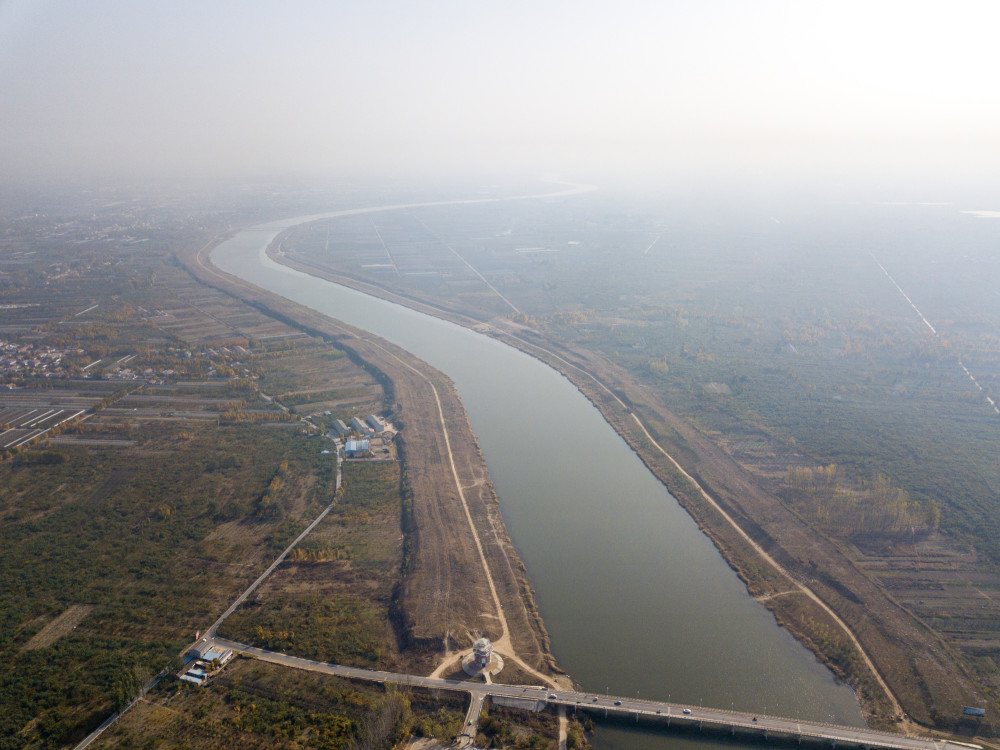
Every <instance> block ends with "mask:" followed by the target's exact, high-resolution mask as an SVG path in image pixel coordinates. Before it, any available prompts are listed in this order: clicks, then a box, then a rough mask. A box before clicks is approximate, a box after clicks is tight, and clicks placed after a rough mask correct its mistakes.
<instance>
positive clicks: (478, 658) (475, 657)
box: [472, 638, 493, 669]
mask: <svg viewBox="0 0 1000 750" xmlns="http://www.w3.org/2000/svg"><path fill="white" fill-rule="evenodd" d="M492 660H493V644H492V643H490V639H489V638H480V639H479V640H478V641H476V642H475V643H473V644H472V661H473V663H474V664H475V665H476V668H477V669H485V668H486V667H488V666H489V665H490V662H491V661H492Z"/></svg>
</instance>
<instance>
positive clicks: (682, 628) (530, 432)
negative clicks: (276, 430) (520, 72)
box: [212, 207, 864, 750]
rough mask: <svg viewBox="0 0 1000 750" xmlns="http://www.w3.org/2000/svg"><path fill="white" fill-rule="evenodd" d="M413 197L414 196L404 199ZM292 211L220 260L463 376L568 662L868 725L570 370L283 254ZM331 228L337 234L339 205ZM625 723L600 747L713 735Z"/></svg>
mask: <svg viewBox="0 0 1000 750" xmlns="http://www.w3.org/2000/svg"><path fill="white" fill-rule="evenodd" d="M407 210H418V209H416V208H412V207H410V208H408V209H407ZM317 218H320V217H317V216H312V217H302V218H299V219H289V220H284V221H280V222H272V223H271V224H267V225H262V226H259V227H255V228H252V229H248V230H246V231H243V232H241V233H239V234H238V235H236V236H235V237H233V238H232V239H230V240H228V241H226V242H224V243H222V244H221V245H220V246H219V247H218V248H216V249H215V250H214V252H213V253H212V261H213V263H215V264H216V265H217V266H218V267H219V268H221V269H223V270H225V271H227V272H229V273H232V274H234V275H236V276H238V277H240V278H242V279H244V280H246V281H249V282H252V283H254V284H256V285H258V286H260V287H263V288H265V289H268V290H270V291H272V292H274V293H276V294H279V295H282V296H284V297H287V298H289V299H292V300H295V301H296V302H299V303H301V304H304V305H307V306H309V307H311V308H313V309H315V310H317V311H319V312H321V313H324V314H326V315H329V316H331V317H334V318H337V319H339V320H342V321H344V322H346V323H349V324H350V325H353V326H356V327H358V328H362V329H364V330H367V331H371V332H372V333H375V334H377V335H379V336H382V337H383V338H385V339H388V340H389V341H392V342H393V343H396V344H398V345H400V346H402V347H404V348H405V349H407V350H408V351H410V352H413V353H414V354H415V355H417V356H418V357H420V358H422V359H424V360H425V361H427V362H429V363H430V364H432V365H433V366H435V367H437V368H438V369H440V370H442V371H443V372H445V373H447V374H448V375H449V376H450V377H451V378H452V379H453V381H454V382H455V386H456V387H457V389H458V392H459V395H460V396H461V398H462V402H463V403H464V404H465V407H466V409H467V410H468V413H469V419H470V421H471V423H472V428H473V430H474V431H475V433H476V435H477V436H478V438H479V442H480V445H481V446H482V449H483V453H484V455H485V457H486V461H487V464H488V466H489V470H490V474H491V477H492V479H493V482H494V484H495V486H496V489H497V492H498V494H499V496H500V502H501V508H502V510H503V515H504V518H505V520H506V523H507V526H508V528H509V530H510V534H511V537H512V539H513V541H514V544H515V546H516V547H517V549H518V552H519V553H520V555H521V557H522V559H523V560H524V562H525V565H526V566H527V568H528V571H529V575H530V579H531V582H532V585H533V586H534V588H535V592H536V598H537V602H538V605H539V608H540V610H541V613H542V617H543V618H544V621H545V625H546V627H547V628H548V630H549V634H550V635H551V638H552V649H553V652H554V654H555V657H556V659H557V660H558V662H559V664H560V665H561V666H562V667H563V668H564V669H566V670H567V671H568V672H569V673H570V674H571V675H572V676H573V677H574V678H575V679H576V680H577V681H578V682H579V683H580V684H581V685H582V686H583V687H584V689H586V690H590V691H600V692H603V691H605V690H607V691H610V692H611V693H613V694H614V693H617V694H620V695H630V696H631V695H639V696H640V697H643V698H646V697H649V698H661V699H664V700H667V699H669V700H673V701H681V702H686V703H690V704H695V705H697V704H699V703H701V702H703V703H704V705H712V706H718V707H721V708H730V707H735V708H736V709H738V710H740V709H742V710H745V711H750V712H759V713H770V714H776V715H784V716H793V717H801V718H808V719H814V720H820V721H829V722H833V723H838V724H850V725H855V726H863V725H864V722H863V719H862V717H861V713H860V710H859V708H858V705H857V701H856V700H855V697H854V694H853V692H852V691H851V690H850V689H849V688H848V687H846V686H844V685H839V684H837V683H836V682H835V680H834V679H833V677H832V675H831V674H830V672H829V671H828V670H827V669H826V668H825V667H823V666H822V665H821V664H819V663H818V662H817V661H816V659H815V658H814V657H813V656H812V654H810V653H809V652H808V651H806V649H805V648H803V647H802V646H801V645H799V644H798V642H797V641H795V640H794V639H793V638H792V637H791V636H790V635H789V634H788V633H787V632H786V631H784V630H782V629H781V628H780V627H778V625H777V623H776V622H775V620H774V618H773V617H772V615H771V614H770V613H769V612H768V611H767V610H766V609H765V608H764V607H763V606H762V605H760V604H758V603H757V602H755V601H754V600H753V599H751V598H750V596H749V595H748V594H747V592H746V589H745V588H744V586H743V584H742V583H741V582H740V580H739V579H738V578H737V577H736V575H735V574H734V573H733V571H732V570H731V569H730V568H729V567H728V565H727V564H726V563H725V561H724V560H723V559H722V557H721V555H720V554H719V553H718V551H717V550H716V549H715V547H714V546H713V545H712V543H711V542H710V541H709V539H708V538H707V537H705V536H704V535H703V534H702V533H701V531H700V530H699V529H698V527H697V526H696V525H695V524H694V522H693V521H692V520H691V518H690V517H689V516H688V515H687V513H685V511H684V510H683V509H681V507H680V506H679V505H678V504H677V502H676V500H674V498H673V497H672V496H671V495H670V494H669V493H668V492H667V491H666V489H665V488H664V487H663V485H662V484H661V483H660V482H659V481H658V480H657V479H656V478H655V477H654V476H653V475H652V474H651V473H650V472H649V470H648V469H646V467H645V466H644V465H643V464H642V463H641V462H640V461H639V459H638V458H637V457H636V455H635V454H634V453H633V452H632V451H631V450H630V449H629V447H628V446H627V445H626V443H625V442H624V440H622V439H621V437H619V435H618V434H617V433H615V432H614V430H612V429H611V427H610V425H608V424H607V422H605V421H604V419H603V418H602V417H601V415H600V413H599V412H598V411H597V409H595V408H594V406H593V405H592V404H591V403H590V402H589V401H587V400H586V399H585V398H584V397H583V396H582V395H581V394H580V392H579V391H577V389H576V388H575V387H574V386H573V385H572V384H571V383H570V382H569V381H568V380H566V379H565V378H564V377H563V376H562V375H560V374H559V373H557V372H556V371H554V370H552V369H551V368H550V367H548V366H547V365H544V364H542V363H541V362H539V361H537V360H535V359H533V358H531V357H529V356H527V355H525V354H523V353H521V352H520V351H517V350H516V349H513V348H511V347H509V346H506V345H504V344H501V343H499V342H497V341H495V340H493V339H490V338H488V337H486V336H483V335H480V334H477V333H475V332H473V331H470V330H468V329H465V328H462V327H461V326H457V325H454V324H451V323H448V322H445V321H442V320H439V319H437V318H434V317H431V316H428V315H424V314H422V313H418V312H415V311H413V310H410V309H408V308H405V307H402V306H399V305H396V304H393V303H390V302H386V301H384V300H381V299H378V298H375V297H372V296H369V295H365V294H363V293H360V292H357V291H355V290H352V289H349V288H347V287H343V286H340V285H337V284H334V283H331V282H328V281H325V280H322V279H317V278H314V277H312V276H308V275H306V274H302V273H299V272H297V271H294V270H291V269H288V268H285V267H284V266H281V265H279V264H276V263H274V262H273V261H271V260H270V259H269V258H267V257H266V255H265V254H264V250H265V248H266V247H267V245H268V244H269V242H270V241H271V240H272V239H273V238H274V237H275V236H276V235H277V234H278V232H280V231H281V230H283V229H285V228H288V227H290V226H294V225H296V224H299V223H303V222H304V221H307V220H315V219H317ZM324 220H325V221H331V222H333V224H332V225H331V226H332V230H333V236H336V219H335V218H333V219H324ZM708 744H710V743H709V742H708V741H704V740H700V739H697V740H696V739H688V738H683V737H677V736H662V735H654V734H649V733H642V732H632V731H628V730H626V729H621V728H615V729H605V728H602V729H600V730H599V732H598V734H597V736H596V737H595V739H594V746H595V747H596V748H599V749H601V750H611V749H612V748H614V749H616V750H617V749H618V748H621V749H623V750H624V749H625V748H640V749H641V748H667V747H669V748H680V747H687V746H691V747H694V746H699V747H705V746H707V745H708Z"/></svg>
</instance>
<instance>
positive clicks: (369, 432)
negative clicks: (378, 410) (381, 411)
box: [333, 414, 387, 438]
mask: <svg viewBox="0 0 1000 750" xmlns="http://www.w3.org/2000/svg"><path fill="white" fill-rule="evenodd" d="M386 429H387V428H386V424H385V422H383V421H382V420H381V419H380V418H379V417H376V416H375V415H374V414H369V415H368V416H367V417H365V421H364V422H362V421H361V420H360V419H358V418H357V417H351V423H350V426H348V425H346V424H344V420H342V419H338V420H336V421H334V423H333V431H334V432H336V433H337V437H339V438H344V437H347V436H349V435H352V434H355V435H358V436H360V437H362V438H372V437H374V436H375V435H381V434H382V433H383V432H385V431H386Z"/></svg>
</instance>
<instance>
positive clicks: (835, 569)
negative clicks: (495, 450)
mask: <svg viewBox="0 0 1000 750" xmlns="http://www.w3.org/2000/svg"><path fill="white" fill-rule="evenodd" d="M271 255H272V258H274V259H275V260H278V261H279V262H282V263H284V264H285V265H288V266H291V267H293V268H297V269H298V270H301V271H304V272H306V273H310V274H312V275H316V276H320V277H323V278H326V279H328V280H331V281H335V282H337V283H341V284H345V285H347V286H350V287H353V288H355V289H358V290H359V291H363V292H365V293H368V294H374V295H375V296H379V297H382V298H384V299H388V300H390V301H393V302H396V303H399V304H403V305H406V306H408V307H411V308H414V309H417V310H419V311H421V312H425V313H430V314H433V315H435V316H437V317H439V318H445V319H447V320H450V321H452V322H455V323H458V324H460V325H464V326H466V327H468V328H474V329H476V330H479V331H480V332H484V333H487V334H489V335H492V336H493V337H495V338H498V339H500V340H502V341H504V342H505V343H508V344H510V345H512V346H514V347H515V348H517V349H520V350H521V351H524V352H526V353H528V354H531V355H532V356H534V357H536V358H538V359H540V360H542V361H544V362H546V363H547V364H549V365H551V366H552V367H554V368H555V369H557V370H558V371H560V372H561V373H563V374H564V375H565V376H566V377H567V378H568V379H570V380H571V381H572V382H573V383H574V384H575V385H576V386H577V387H578V388H579V389H580V390H581V392H583V393H584V394H585V395H586V396H587V397H588V399H590V401H591V402H592V403H594V404H595V405H596V406H597V407H598V409H599V410H600V411H601V413H602V415H603V416H604V418H605V419H606V420H607V421H608V422H609V423H610V424H611V425H612V426H613V427H614V428H615V430H616V431H617V432H618V433H619V434H620V435H621V436H622V437H623V438H624V439H625V440H626V441H627V442H628V443H629V445H630V446H631V447H632V448H633V450H635V451H636V453H637V454H638V455H639V456H640V457H641V458H642V460H643V461H644V462H645V463H646V465H647V466H648V467H649V468H650V469H651V470H652V471H653V473H654V474H655V475H656V476H657V477H658V478H659V479H660V481H662V482H663V483H664V484H665V485H666V486H667V487H668V488H669V489H670V490H671V492H672V493H673V494H674V495H675V497H676V498H677V499H678V501H679V502H680V503H681V504H682V505H683V506H684V507H685V509H686V510H687V511H688V512H689V513H690V514H691V516H692V517H693V518H695V519H696V520H697V522H698V523H699V525H700V526H701V527H702V529H703V530H704V531H705V533H706V534H707V535H708V536H709V537H710V538H711V539H712V540H713V541H714V543H715V544H716V546H717V547H718V548H719V549H720V551H721V552H722V553H723V555H724V556H725V558H726V560H727V562H728V563H729V564H730V566H732V567H733V568H734V569H735V570H736V571H737V572H738V574H739V575H740V577H741V578H742V579H743V581H744V583H745V584H746V585H747V587H748V589H749V591H750V593H751V594H752V595H754V596H756V597H758V598H759V600H760V601H761V602H762V603H763V604H764V605H765V606H766V607H768V608H769V609H770V610H771V611H772V612H773V613H774V614H775V616H776V618H777V619H778V621H779V622H780V623H781V624H782V625H783V626H784V627H785V628H786V629H787V630H788V631H789V632H791V633H792V634H793V635H795V636H796V637H797V638H798V639H799V640H800V641H801V642H802V643H804V644H806V645H807V646H808V647H809V648H810V649H811V650H813V651H814V653H816V654H817V655H818V656H819V657H820V658H821V659H822V660H823V661H824V662H825V663H827V664H828V665H829V666H830V667H831V668H832V669H833V670H834V671H835V673H837V674H838V675H839V676H840V677H841V678H842V679H845V680H846V681H848V682H849V683H850V684H851V685H852V686H854V688H855V690H856V691H857V694H858V697H859V699H860V700H861V702H862V705H863V706H864V709H865V714H866V716H867V718H868V721H869V723H870V724H872V725H875V726H883V727H892V726H895V717H896V715H897V714H898V713H899V712H900V711H899V708H898V707H897V706H898V704H897V703H896V702H895V701H894V700H893V697H892V696H893V694H895V695H896V696H897V697H898V703H899V704H902V705H903V707H904V710H905V711H906V712H907V713H909V714H910V715H911V716H914V717H915V718H917V719H919V720H920V721H921V723H924V724H931V723H933V722H934V720H935V717H936V716H938V717H940V716H943V715H944V714H943V708H942V707H944V706H947V705H948V704H954V703H955V702H956V701H960V699H961V695H963V694H968V691H969V687H970V683H969V681H968V679H967V678H965V677H964V675H962V674H961V670H960V669H959V668H958V667H957V666H956V665H955V664H954V663H953V662H952V661H950V660H949V659H948V654H947V650H946V649H944V648H943V646H942V644H940V642H939V639H936V638H935V636H934V634H933V633H930V632H929V631H927V630H926V629H925V628H922V626H921V624H920V623H919V622H915V621H914V620H913V618H912V617H910V616H909V615H908V613H906V612H905V611H902V610H901V609H900V608H899V607H898V605H895V603H894V602H893V601H892V600H891V599H890V598H889V597H887V596H886V595H885V593H884V592H882V591H881V590H879V589H878V587H877V586H875V585H874V584H873V583H872V581H870V580H869V579H868V578H866V577H865V576H863V574H862V573H860V572H859V571H857V570H856V569H855V568H854V567H853V565H851V563H850V561H849V560H847V559H846V558H845V557H844V555H843V554H842V553H841V552H840V551H839V550H838V549H837V548H836V546H835V545H833V544H832V543H831V542H830V541H829V540H826V539H824V538H823V537H821V536H819V535H818V534H816V533H815V532H814V531H812V530H811V529H809V528H808V527H806V526H805V524H803V523H802V522H801V520H800V519H797V518H796V517H794V516H792V515H791V514H790V513H789V512H788V511H787V509H785V508H784V507H783V506H782V505H781V504H780V502H779V501H778V500H777V498H774V497H769V496H768V495H767V493H766V492H765V491H763V490H761V489H760V488H759V487H757V486H755V484H754V482H753V478H752V477H751V476H749V475H748V473H747V472H746V470H744V469H742V467H740V466H739V465H737V464H736V463H735V462H734V461H732V459H731V458H730V457H728V455H726V454H725V453H724V452H723V451H721V450H720V449H719V448H718V447H717V446H715V445H714V444H713V443H712V442H711V441H710V440H709V439H708V438H707V437H706V436H704V435H702V434H700V433H699V432H698V431H697V430H696V429H695V428H694V427H692V426H691V425H690V424H688V423H686V422H684V421H683V420H681V419H679V418H678V417H677V416H676V415H674V414H672V413H670V412H669V410H667V409H666V408H665V406H664V405H663V404H662V403H660V402H659V400H658V399H657V398H656V397H655V396H654V395H653V394H650V393H648V391H645V389H644V388H643V387H642V385H641V384H639V383H637V382H635V381H634V380H632V379H631V378H630V377H629V376H628V374H627V373H624V372H622V371H621V370H620V368H615V367H614V366H613V365H612V364H610V363H607V362H605V361H602V360H600V359H599V358H598V357H595V356H594V355H592V354H590V353H589V352H579V351H568V350H566V349H562V348H560V347H559V346H558V345H557V344H555V343H554V342H550V341H546V340H545V339H544V338H542V337H541V336H539V334H538V333H537V332H536V331H534V330H533V329H530V328H526V327H523V326H517V325H516V324H513V323H512V322H511V321H509V320H506V319H497V320H493V321H490V323H489V324H484V323H481V322H479V321H474V320H471V319H469V318H468V317H466V316H464V315H462V314H460V313H457V312H455V311H452V310H441V309H438V308H435V307H433V306H432V305H430V304H428V303H426V302H424V301H419V300H413V299H411V298H406V297H401V296H400V295H398V294H393V293H386V291H385V290H384V289H380V288H379V287H377V286H376V285H374V284H371V283H367V282H364V281H359V280H357V279H352V278H344V277H342V276H339V275H336V274H332V273H329V272H324V271H323V270H322V269H318V268H316V267H312V266H306V265H304V264H300V263H298V262H290V261H289V259H287V258H282V257H280V254H278V253H277V252H276V248H275V247H272V248H271ZM276 256H278V257H276ZM604 383H610V384H611V388H610V389H609V388H608V387H606V386H605V385H604ZM612 390H613V391H614V393H612ZM616 394H618V395H616ZM619 395H620V396H621V397H622V398H619V397H618V396H619ZM638 418H641V419H642V422H641V423H640V422H638V421H637V420H638ZM643 425H644V426H645V428H648V429H649V430H650V431H651V432H650V433H649V434H647V433H646V432H645V429H644V428H643ZM654 439H655V443H654ZM657 444H658V445H657ZM659 446H664V449H663V450H661V449H660V448H659ZM671 457H676V458H677V459H678V464H674V463H673V462H672V459H671ZM680 464H683V465H684V466H685V467H686V468H687V469H688V470H689V473H688V474H685V473H684V472H682V471H681V470H679V465H680ZM806 584H808V586H807V585H806ZM790 589H796V590H797V593H795V594H792V595H789V594H786V593H785V592H787V591H789V590H790ZM852 597H853V598H852ZM855 599H856V601H855ZM834 612H836V613H837V614H834ZM918 649H919V650H923V651H925V652H927V653H928V654H929V656H930V658H929V659H927V660H923V661H921V662H920V663H916V660H913V659H911V658H910V654H911V653H913V652H914V651H916V650H918ZM972 692H973V693H974V689H973V690H972ZM952 715H953V714H952Z"/></svg>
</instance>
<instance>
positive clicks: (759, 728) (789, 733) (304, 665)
mask: <svg viewBox="0 0 1000 750" xmlns="http://www.w3.org/2000/svg"><path fill="white" fill-rule="evenodd" d="M214 643H215V644H216V646H217V647H218V648H222V649H226V648H230V649H232V650H233V651H236V652H239V653H243V654H246V655H248V656H253V657H256V658H257V659H260V660H261V661H267V662H271V663H274V664H281V665H284V666H286V667H293V668H296V669H305V670H309V671H312V672H323V673H326V674H332V675H338V676H340V677H349V678H352V679H357V680H371V681H374V682H382V683H395V684H398V685H406V686H414V687H422V688H431V689H436V690H454V691H461V692H465V693H469V694H470V695H471V705H470V711H469V715H468V716H467V717H466V721H465V725H464V727H463V730H464V731H463V735H465V737H466V741H467V742H469V741H471V738H472V737H474V736H475V728H476V719H478V715H479V709H480V708H481V707H482V703H483V700H484V699H485V698H486V697H490V698H492V699H494V700H496V699H499V700H500V701H501V702H502V703H503V704H504V705H508V706H512V707H522V708H525V709H529V710H538V709H541V708H544V707H545V706H546V705H549V706H553V707H555V708H557V709H560V708H561V709H562V710H573V711H586V712H589V713H594V714H600V715H604V716H607V717H611V716H617V717H624V718H631V717H635V718H636V720H639V719H642V720H643V721H644V723H645V724H646V726H656V724H657V723H660V724H662V726H663V727H664V729H666V728H667V727H673V726H677V727H697V728H699V729H714V730H716V731H726V732H729V733H730V734H732V735H734V736H735V735H736V733H737V732H739V733H740V734H741V735H747V734H755V735H762V736H763V737H765V738H766V739H771V738H774V739H779V738H780V739H790V740H797V741H799V742H802V741H813V742H820V743H823V744H827V743H829V744H830V745H831V747H834V748H836V747H847V746H850V747H860V748H866V749H868V748H870V749H871V750H881V749H883V748H884V749H885V750H968V749H969V748H970V747H971V748H977V747H979V746H978V745H968V744H961V743H955V742H949V741H947V740H935V739H927V738H923V737H910V736H907V735H902V734H895V733H893V732H880V731H876V730H873V729H860V728H857V727H846V726H839V725H836V724H824V723H820V722H815V721H800V720H798V719H789V718H783V717H780V716H766V715H764V714H749V713H742V712H740V711H727V710H725V709H720V708H704V707H702V706H687V705H683V704H680V703H665V702H662V701H651V700H639V699H638V698H626V697H623V696H614V695H606V694H599V693H581V692H575V691H566V690H555V691H553V690H552V689H551V688H544V687H540V686H536V685H500V684H496V683H492V684H488V683H483V682H470V681H465V680H449V679H440V678H436V677H423V676H420V675H408V674H401V673H399V672H384V671H378V670H370V669H359V668H357V667H345V666H342V665H339V664H329V663H326V662H319V661H313V660H311V659H302V658H300V657H297V656H288V655H287V654H280V653H277V652H275V651H267V650H265V649H260V648H255V647H253V646H247V645H246V644H243V643H237V642H235V641H229V640H225V639H223V638H216V639H215V641H214ZM466 746H468V745H466Z"/></svg>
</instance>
